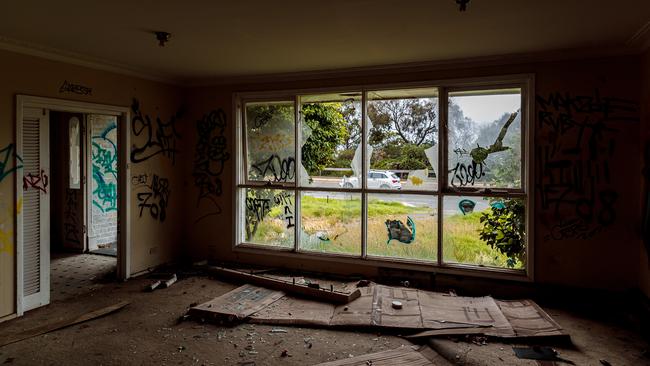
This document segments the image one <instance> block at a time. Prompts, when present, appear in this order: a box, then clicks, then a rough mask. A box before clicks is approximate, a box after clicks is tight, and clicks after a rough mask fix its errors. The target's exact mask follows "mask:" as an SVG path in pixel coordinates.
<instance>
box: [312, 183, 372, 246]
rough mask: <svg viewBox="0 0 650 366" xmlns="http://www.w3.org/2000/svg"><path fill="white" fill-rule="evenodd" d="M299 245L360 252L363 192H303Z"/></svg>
mask: <svg viewBox="0 0 650 366" xmlns="http://www.w3.org/2000/svg"><path fill="white" fill-rule="evenodd" d="M300 211H301V220H302V221H301V224H302V232H301V237H300V241H301V243H300V249H302V250H311V251H318V252H326V253H345V254H354V255H361V194H359V193H348V192H303V193H302V196H301V200H300Z"/></svg>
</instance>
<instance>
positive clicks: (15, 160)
mask: <svg viewBox="0 0 650 366" xmlns="http://www.w3.org/2000/svg"><path fill="white" fill-rule="evenodd" d="M22 163H23V159H21V158H20V156H18V155H16V146H15V145H14V144H9V145H7V146H5V147H4V148H3V149H2V150H0V182H2V181H3V180H4V179H5V178H6V177H7V176H9V175H10V174H11V173H14V172H15V171H17V170H18V169H20V168H22V167H23V165H22Z"/></svg>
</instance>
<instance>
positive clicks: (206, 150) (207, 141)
mask: <svg viewBox="0 0 650 366" xmlns="http://www.w3.org/2000/svg"><path fill="white" fill-rule="evenodd" d="M225 128H226V113H225V112H224V111H223V110H222V109H218V110H214V111H211V112H210V113H208V114H206V115H204V116H203V118H202V119H201V120H199V121H197V122H196V132H197V135H198V141H197V144H196V151H195V154H194V169H193V171H192V176H193V177H194V185H195V186H196V187H197V188H198V189H199V196H198V199H197V203H196V205H197V208H198V207H200V205H201V202H203V201H207V202H208V203H209V205H211V206H212V209H211V210H210V211H209V212H208V213H206V214H204V215H202V216H200V217H199V218H197V219H196V221H195V222H199V221H201V220H203V219H204V218H206V217H208V216H212V215H218V214H220V213H221V206H219V203H218V202H217V197H219V196H221V192H222V187H221V186H222V183H221V173H223V169H224V166H225V163H226V161H228V159H229V158H230V154H229V153H228V152H227V151H226V148H227V143H226V137H225V136H224V130H225Z"/></svg>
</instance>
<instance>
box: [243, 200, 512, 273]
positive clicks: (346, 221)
mask: <svg viewBox="0 0 650 366" xmlns="http://www.w3.org/2000/svg"><path fill="white" fill-rule="evenodd" d="M301 205H302V218H301V219H302V234H301V238H302V239H301V241H302V242H301V248H302V249H304V250H310V251H317V252H327V253H345V254H351V255H359V254H361V200H360V199H359V198H358V196H357V197H354V196H352V197H350V198H347V199H333V198H318V197H311V196H307V195H305V196H303V197H302V199H301ZM407 216H410V217H411V218H412V219H413V221H414V222H415V225H416V235H415V240H414V241H413V242H411V243H410V244H404V243H401V242H399V241H397V240H391V241H390V242H388V231H387V229H386V224H385V222H386V220H401V221H402V222H403V223H406V218H407ZM479 219H480V213H477V212H475V213H471V214H467V215H462V214H460V213H458V214H454V215H448V216H445V217H444V218H443V225H444V227H443V230H442V235H443V259H444V260H445V261H446V262H458V263H470V264H477V265H484V266H494V267H506V263H507V262H506V261H507V257H506V256H505V255H503V254H501V253H500V252H499V251H498V250H496V249H493V248H491V247H490V246H488V245H487V244H485V242H483V241H482V240H480V239H479V235H478V233H479V230H480V229H481V223H480V221H479ZM437 240H438V218H437V216H436V215H434V214H433V210H432V209H431V208H429V207H411V206H407V205H404V204H402V203H400V202H392V201H382V200H378V199H371V200H370V201H369V203H368V248H367V249H368V254H369V255H372V256H382V257H398V258H405V259H416V260H424V261H436V258H437V252H438V242H437ZM254 242H256V243H265V244H269V245H281V246H292V245H293V228H292V229H289V230H287V228H286V222H285V221H284V220H283V217H282V207H279V206H276V207H274V208H273V209H271V211H270V212H269V214H268V215H267V218H266V219H265V220H264V221H263V222H262V223H261V224H260V225H259V228H258V231H257V233H256V235H255V238H254ZM515 267H516V268H521V267H522V263H517V265H516V266H515Z"/></svg>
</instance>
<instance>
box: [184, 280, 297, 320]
mask: <svg viewBox="0 0 650 366" xmlns="http://www.w3.org/2000/svg"><path fill="white" fill-rule="evenodd" d="M284 295H285V294H284V292H282V291H276V290H269V289H266V288H263V287H257V286H253V285H244V286H241V287H238V288H236V289H234V290H232V291H230V292H228V293H226V294H223V295H221V296H219V297H217V298H215V299H213V300H210V301H208V302H206V303H203V304H201V305H197V306H195V307H192V308H190V315H192V316H198V317H203V318H205V319H211V318H220V317H224V316H225V317H228V318H236V319H244V318H246V317H248V316H249V315H251V314H253V313H255V312H257V311H260V310H262V309H264V308H266V307H267V306H268V305H270V304H272V303H274V302H276V301H278V300H279V299H281V298H282V297H284Z"/></svg>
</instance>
